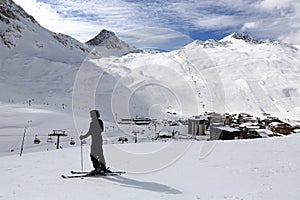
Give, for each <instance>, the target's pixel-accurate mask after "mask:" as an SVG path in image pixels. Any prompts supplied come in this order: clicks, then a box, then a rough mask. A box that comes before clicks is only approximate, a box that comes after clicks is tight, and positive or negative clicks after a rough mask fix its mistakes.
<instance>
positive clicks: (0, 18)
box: [0, 0, 130, 103]
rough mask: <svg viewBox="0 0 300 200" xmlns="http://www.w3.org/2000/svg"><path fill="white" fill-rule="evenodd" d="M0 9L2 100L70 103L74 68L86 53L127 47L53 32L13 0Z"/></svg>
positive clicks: (6, 0)
mask: <svg viewBox="0 0 300 200" xmlns="http://www.w3.org/2000/svg"><path fill="white" fill-rule="evenodd" d="M0 10H1V13H0V51H1V54H0V74H1V75H0V80H1V82H0V93H1V95H0V100H1V101H5V102H6V101H8V100H14V101H15V102H18V103H20V102H22V101H26V100H27V99H31V98H34V99H35V100H36V102H39V103H62V102H64V103H69V102H70V101H71V100H70V99H71V91H72V87H73V82H74V79H75V75H76V72H77V70H78V68H79V67H80V65H81V63H82V62H83V60H84V59H85V58H86V57H87V56H88V55H90V56H94V57H95V56H98V57H100V56H103V55H121V54H123V53H126V52H128V49H130V47H127V46H126V49H125V48H123V46H120V47H118V49H116V48H115V47H114V46H113V42H114V41H110V43H109V44H110V45H111V48H110V49H107V47H99V48H98V47H97V46H92V47H91V46H88V45H86V44H82V43H80V42H79V41H77V40H76V39H74V38H72V37H70V36H68V35H64V34H61V33H60V34H56V33H53V32H51V31H49V30H47V29H45V28H43V27H42V26H40V25H39V24H38V22H37V21H36V20H35V19H34V18H33V17H32V16H30V15H29V14H27V13H26V12H25V11H24V10H23V9H22V8H21V7H20V6H18V5H16V4H15V3H14V2H13V1H12V0H4V1H1V2H0ZM115 38H116V36H115ZM116 40H117V39H116ZM103 42H104V43H108V42H107V41H106V39H104V41H103ZM122 44H123V43H122ZM123 45H124V46H125V43H124V44H123ZM66 101H68V102H66Z"/></svg>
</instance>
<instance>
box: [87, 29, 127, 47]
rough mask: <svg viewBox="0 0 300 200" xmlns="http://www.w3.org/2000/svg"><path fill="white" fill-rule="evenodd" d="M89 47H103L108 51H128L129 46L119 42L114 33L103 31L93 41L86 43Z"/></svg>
mask: <svg viewBox="0 0 300 200" xmlns="http://www.w3.org/2000/svg"><path fill="white" fill-rule="evenodd" d="M86 44H88V45H90V46H104V47H106V48H108V49H119V50H130V46H129V45H128V44H126V43H125V42H124V41H122V40H120V39H119V38H118V37H117V36H116V34H115V33H114V32H111V31H108V30H105V29H103V30H102V31H101V32H100V33H99V34H98V35H96V36H95V37H94V38H93V39H91V40H89V41H87V42H86Z"/></svg>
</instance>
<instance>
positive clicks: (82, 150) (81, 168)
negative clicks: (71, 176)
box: [81, 141, 83, 172]
mask: <svg viewBox="0 0 300 200" xmlns="http://www.w3.org/2000/svg"><path fill="white" fill-rule="evenodd" d="M82 145H83V142H82V141H81V172H83V150H82Z"/></svg>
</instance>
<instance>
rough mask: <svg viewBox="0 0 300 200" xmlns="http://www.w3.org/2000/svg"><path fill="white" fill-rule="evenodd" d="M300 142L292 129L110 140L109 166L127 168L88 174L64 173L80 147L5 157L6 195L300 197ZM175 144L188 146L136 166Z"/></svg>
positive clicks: (0, 166)
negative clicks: (274, 133) (243, 136)
mask: <svg viewBox="0 0 300 200" xmlns="http://www.w3.org/2000/svg"><path fill="white" fill-rule="evenodd" d="M299 142H300V137H299V135H291V136H288V137H285V138H272V139H267V140H266V139H259V140H239V141H227V142H222V141H217V142H192V143H189V142H179V143H178V142H175V143H143V144H128V145H104V151H105V155H106V159H107V163H108V165H109V166H111V167H112V168H113V169H121V170H126V171H128V173H127V174H125V175H122V176H118V177H98V178H85V179H83V180H81V179H72V180H64V179H62V178H61V177H60V176H61V174H69V171H70V170H79V171H80V168H81V167H80V166H81V164H80V163H81V161H80V154H81V153H80V147H77V148H69V149H62V150H55V151H48V152H39V153H30V154H24V155H23V156H22V157H19V156H9V157H1V158H0V170H1V181H0V188H1V194H0V198H1V199H10V200H19V199H24V200H39V199H45V200H48V199H49V200H50V199H51V200H52V199H57V200H64V199H73V200H81V199H97V198H101V199H111V200H114V199H211V200H220V199H226V200H228V199H230V200H236V199H244V200H250V199H256V200H265V199H289V200H298V199H299V197H300V189H299V188H300V183H299V177H300V170H299V165H300V159H299V156H298V155H299V153H300V150H299V148H298V146H299ZM172 145H173V146H174V148H175V147H177V146H182V145H185V146H187V147H188V148H187V150H186V152H185V153H184V154H183V155H182V156H180V157H179V158H177V159H176V160H175V162H173V163H171V164H170V165H165V166H161V167H165V168H163V169H161V170H158V171H154V172H150V173H139V174H137V173H135V172H142V171H139V170H138V169H139V168H141V167H142V166H143V167H147V166H153V165H158V166H159V165H160V162H161V161H163V160H164V157H160V156H157V157H156V158H155V159H148V160H145V159H143V158H145V157H146V158H147V157H149V156H151V155H152V154H154V153H157V152H160V151H162V150H163V149H165V148H166V147H167V146H172ZM116 149H119V150H120V151H119V153H115V150H116ZM174 150H176V149H174ZM122 152H123V153H127V154H128V155H127V156H123V153H122ZM138 155H141V156H140V157H138ZM170 155H172V152H170ZM83 157H84V170H90V169H92V166H91V164H90V161H89V152H88V150H87V149H86V148H84V156H83ZM153 170H155V168H153Z"/></svg>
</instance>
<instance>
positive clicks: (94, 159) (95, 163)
mask: <svg viewBox="0 0 300 200" xmlns="http://www.w3.org/2000/svg"><path fill="white" fill-rule="evenodd" d="M90 157H91V161H92V163H93V167H94V168H95V169H101V170H103V171H104V170H105V169H106V166H105V164H104V163H101V162H100V161H99V159H98V158H97V157H96V156H94V155H93V154H90Z"/></svg>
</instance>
